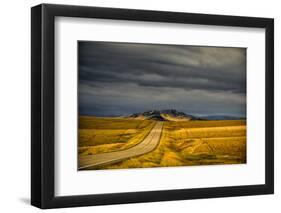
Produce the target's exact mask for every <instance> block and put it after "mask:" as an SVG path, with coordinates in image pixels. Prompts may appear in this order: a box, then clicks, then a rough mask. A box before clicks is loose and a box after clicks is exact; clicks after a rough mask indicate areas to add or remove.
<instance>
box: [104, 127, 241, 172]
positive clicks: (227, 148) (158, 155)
mask: <svg viewBox="0 0 281 213" xmlns="http://www.w3.org/2000/svg"><path fill="white" fill-rule="evenodd" d="M241 163H246V123H245V121H179V122H165V124H164V129H163V133H162V138H161V141H160V143H159V145H158V147H157V149H155V150H154V151H152V152H150V153H148V154H145V155H142V156H139V157H134V158H131V159H128V160H125V161H122V162H119V163H116V164H113V165H107V166H103V167H102V168H100V169H117V168H147V167H168V166H192V165H212V164H241Z"/></svg>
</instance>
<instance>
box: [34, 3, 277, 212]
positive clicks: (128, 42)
mask: <svg viewBox="0 0 281 213" xmlns="http://www.w3.org/2000/svg"><path fill="white" fill-rule="evenodd" d="M31 29H32V30H31V39H32V40H31V41H32V42H31V43H32V44H31V50H32V55H31V58H32V63H31V72H32V73H31V76H32V80H31V82H32V85H31V88H32V94H31V95H32V103H31V105H32V118H31V120H32V140H31V147H32V150H31V153H32V155H31V203H32V205H34V206H37V207H40V208H59V207H74V206H88V205H105V204H121V203H136V202H153V201H168V200H181V199H197V198H214V197H226V196H243V195H259V194H271V193H273V191H274V151H273V145H274V144H273V139H274V21H273V19H270V18H256V17H238V16H222V15H209V14H193V13H176V12H164V11H147V10H129V9H113V8H101V7H85V6H66V5H51V4H42V5H38V6H35V7H33V8H32V9H31Z"/></svg>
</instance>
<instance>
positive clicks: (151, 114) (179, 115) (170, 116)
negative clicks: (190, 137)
mask: <svg viewBox="0 0 281 213" xmlns="http://www.w3.org/2000/svg"><path fill="white" fill-rule="evenodd" d="M124 117H127V118H134V119H140V120H156V121H190V120H244V119H245V118H241V117H235V116H229V115H210V116H194V115H190V114H186V113H184V112H180V111H177V110H175V109H164V110H150V111H145V112H142V113H134V114H131V115H128V116H124Z"/></svg>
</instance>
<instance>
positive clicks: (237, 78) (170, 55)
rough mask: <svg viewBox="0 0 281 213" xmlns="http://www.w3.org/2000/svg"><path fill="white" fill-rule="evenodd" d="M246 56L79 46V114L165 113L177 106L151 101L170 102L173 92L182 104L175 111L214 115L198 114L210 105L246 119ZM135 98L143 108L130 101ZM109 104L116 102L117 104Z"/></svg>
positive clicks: (226, 51)
mask: <svg viewBox="0 0 281 213" xmlns="http://www.w3.org/2000/svg"><path fill="white" fill-rule="evenodd" d="M245 54H246V50H245V49H242V48H215V47H195V46H182V45H181V46H180V45H155V44H153V45H152V44H132V43H112V42H79V94H80V96H81V98H80V100H79V108H80V110H81V111H82V112H86V113H91V112H92V113H97V114H108V113H109V111H111V114H122V113H124V112H128V113H130V112H134V111H136V110H144V109H146V108H147V109H148V110H150V109H149V108H151V107H153V106H155V107H158V108H159V107H160V108H163V107H169V106H170V105H173V106H174V105H175V104H176V103H177V102H179V101H176V100H173V102H171V98H170V99H167V100H165V101H163V103H161V100H157V102H156V99H155V98H156V97H157V95H159V94H162V93H163V91H165V95H166V97H168V96H169V95H170V94H171V93H172V91H173V92H174V97H177V98H179V99H181V100H182V99H184V102H183V103H177V104H178V105H177V106H174V107H175V108H177V109H178V108H181V107H183V108H184V109H183V110H184V111H185V112H186V111H187V110H189V111H194V113H201V114H208V113H215V112H213V111H214V109H213V108H212V109H210V108H209V107H206V106H205V109H201V110H200V108H202V107H203V105H209V106H210V107H211V106H212V107H215V108H217V107H221V109H220V110H218V109H216V110H217V114H222V113H228V114H239V115H244V114H245V91H246V61H245V60H246V56H245ZM124 88H128V89H130V91H128V90H127V91H126V90H124ZM112 90H114V92H113V91H112ZM200 91H201V92H200ZM97 92H98V93H97ZM132 92H133V93H132ZM194 92H197V95H200V94H201V96H202V98H204V101H203V100H197V102H196V103H195V102H194V100H193V99H194V97H193V98H192V96H191V94H194ZM198 92H199V93H198ZM129 94H130V95H129ZM149 94H155V97H153V96H151V97H150V98H154V99H152V100H147V98H149ZM179 94H181V97H178V96H179ZM202 94H205V96H206V94H208V95H207V96H206V97H205V96H204V95H202ZM128 95H129V96H130V97H128ZM212 95H213V96H212ZM219 96H220V97H224V98H220V99H219V98H218V97H219ZM137 97H139V98H140V99H138V100H141V102H142V103H137V101H136V100H134V99H136V98H137ZM233 97H235V98H234V99H233ZM186 98H188V99H186ZM231 98H232V99H233V100H232V101H231V100H229V99H231ZM112 99H116V103H115V104H113V103H112ZM163 99H165V97H163ZM93 100H94V101H93ZM95 100H96V101H95ZM97 100H99V101H97ZM121 100H122V103H121V104H120V103H119V102H120V101H121ZM191 100H192V101H193V102H191ZM229 101H230V102H229ZM150 102H151V103H150ZM187 103H188V104H187ZM198 103H201V105H200V107H199V106H198ZM231 104H233V105H232V106H229V105H231ZM196 105H197V107H195V106H196ZM109 106H111V107H109ZM97 107H99V109H97ZM109 108H110V109H109ZM187 108H188V109H187ZM195 109H197V111H196V110H195ZM230 109H231V111H230Z"/></svg>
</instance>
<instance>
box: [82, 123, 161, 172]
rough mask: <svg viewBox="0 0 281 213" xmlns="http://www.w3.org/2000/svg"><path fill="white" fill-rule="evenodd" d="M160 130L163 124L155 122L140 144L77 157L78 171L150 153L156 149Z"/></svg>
mask: <svg viewBox="0 0 281 213" xmlns="http://www.w3.org/2000/svg"><path fill="white" fill-rule="evenodd" d="M162 128H163V122H157V123H156V124H155V126H154V127H153V129H152V130H151V131H150V133H149V134H148V135H147V136H146V138H145V139H144V140H143V141H142V142H140V143H138V144H137V145H136V146H133V147H131V148H129V149H126V150H121V151H115V152H108V153H101V154H96V155H85V156H79V161H78V164H79V170H82V169H91V168H95V167H97V166H101V165H106V164H111V163H116V162H119V161H122V160H125V159H127V158H131V157H135V156H138V155H143V154H146V153H148V152H151V151H152V150H154V149H155V148H156V146H157V145H158V143H159V141H160V138H161V132H162Z"/></svg>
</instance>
